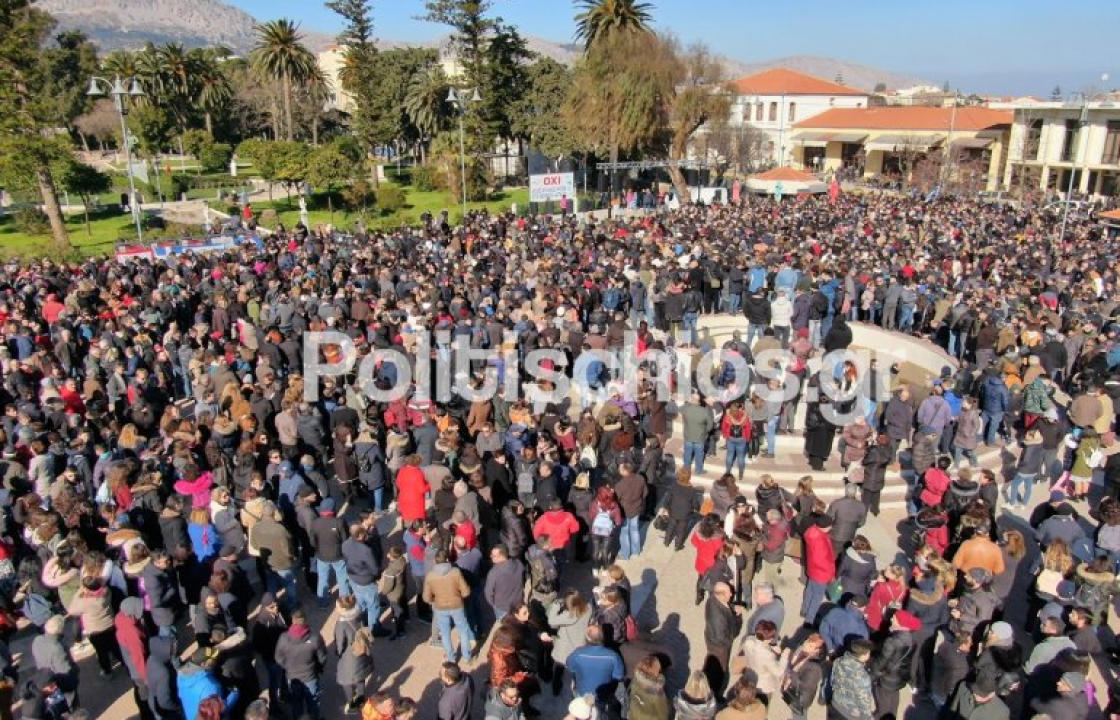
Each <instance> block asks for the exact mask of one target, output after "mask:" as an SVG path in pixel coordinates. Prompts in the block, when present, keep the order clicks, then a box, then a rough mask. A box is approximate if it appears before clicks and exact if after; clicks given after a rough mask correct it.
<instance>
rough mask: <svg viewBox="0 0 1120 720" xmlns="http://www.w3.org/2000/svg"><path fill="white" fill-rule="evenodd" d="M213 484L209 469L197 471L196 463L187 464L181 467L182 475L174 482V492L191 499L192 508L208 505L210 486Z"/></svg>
mask: <svg viewBox="0 0 1120 720" xmlns="http://www.w3.org/2000/svg"><path fill="white" fill-rule="evenodd" d="M213 484H214V476H213V475H211V474H210V471H209V470H207V471H206V472H199V470H198V466H197V465H187V466H186V467H184V468H183V477H182V479H180V480H179V481H178V482H176V483H175V485H174V487H175V492H177V493H179V494H180V495H186V496H188V497H190V499H191V507H192V508H209V507H210V488H211V486H213Z"/></svg>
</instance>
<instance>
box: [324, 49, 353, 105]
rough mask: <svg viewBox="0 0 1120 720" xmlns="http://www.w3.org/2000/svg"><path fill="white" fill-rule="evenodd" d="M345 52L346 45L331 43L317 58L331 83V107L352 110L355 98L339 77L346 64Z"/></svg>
mask: <svg viewBox="0 0 1120 720" xmlns="http://www.w3.org/2000/svg"><path fill="white" fill-rule="evenodd" d="M345 54H346V48H345V47H343V46H341V45H330V46H328V47H327V49H326V50H324V51H323V52H321V53H319V54H318V55H317V56H316V60H317V61H318V63H319V69H320V70H322V71H323V75H325V76H326V77H327V81H328V82H329V83H330V85H331V98H332V99H331V104H330V107H331V109H334V110H341V111H342V112H350V110H351V109H352V108H353V107H354V98H352V97H350V93H348V92H346V91H345V90H343V89H342V81H341V80H340V79H339V74H340V73H341V72H342V67H343V65H344V64H345Z"/></svg>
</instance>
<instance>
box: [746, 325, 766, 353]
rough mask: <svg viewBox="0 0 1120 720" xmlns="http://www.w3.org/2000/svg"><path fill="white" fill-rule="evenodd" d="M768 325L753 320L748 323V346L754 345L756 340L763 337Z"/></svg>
mask: <svg viewBox="0 0 1120 720" xmlns="http://www.w3.org/2000/svg"><path fill="white" fill-rule="evenodd" d="M767 327H768V326H767V325H763V324H762V323H753V322H752V323H750V324H749V325H747V346H748V347H754V341H755V340H758V339H759V338H761V337H762V334H763V332H765V331H766V328H767Z"/></svg>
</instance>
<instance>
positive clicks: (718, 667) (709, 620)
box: [704, 581, 743, 698]
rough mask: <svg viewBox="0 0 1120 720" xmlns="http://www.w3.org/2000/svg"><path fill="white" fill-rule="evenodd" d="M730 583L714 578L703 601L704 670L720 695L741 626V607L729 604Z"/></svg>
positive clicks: (709, 681) (718, 696)
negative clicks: (716, 580) (705, 653)
mask: <svg viewBox="0 0 1120 720" xmlns="http://www.w3.org/2000/svg"><path fill="white" fill-rule="evenodd" d="M731 594H732V593H731V586H730V585H728V584H727V583H725V582H722V581H721V582H717V583H716V584H715V586H714V587H713V588H712V594H711V597H709V598H708V601H707V603H705V605H704V645H705V646H706V647H707V652H708V654H707V656H706V657H705V658H704V674H705V675H706V676H707V678H708V685H709V686H711V688H712V692H713V693H715V696H716V697H717V698H721V697H723V689H724V686H725V685H727V669H728V664H729V663H730V662H731V643H732V642H733V641H734V640H735V638H736V637H738V636H739V631H740V630H742V629H743V607H742V606H741V605H732V604H731Z"/></svg>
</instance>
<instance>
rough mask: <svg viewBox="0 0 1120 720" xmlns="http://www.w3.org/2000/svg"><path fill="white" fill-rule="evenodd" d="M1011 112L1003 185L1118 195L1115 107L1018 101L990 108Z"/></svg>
mask: <svg viewBox="0 0 1120 720" xmlns="http://www.w3.org/2000/svg"><path fill="white" fill-rule="evenodd" d="M993 106H994V107H1005V108H1007V109H1010V110H1013V111H1014V121H1013V123H1012V126H1011V139H1010V157H1009V163H1008V166H1007V170H1006V172H1005V174H1004V179H1003V184H1004V187H1005V188H1007V189H1009V190H1010V189H1014V188H1016V187H1026V188H1029V189H1038V190H1044V191H1047V190H1049V191H1057V192H1060V193H1062V194H1065V192H1066V190H1067V189H1068V188H1069V184H1070V179H1071V177H1070V174H1071V173H1072V180H1073V191H1074V193H1079V194H1081V195H1097V196H1103V197H1112V196H1115V195H1117V194H1118V193H1120V102H1118V101H1116V100H1105V99H1097V100H1091V101H1088V102H1085V101H1074V102H1062V101H1038V100H1023V101H1015V102H1012V103H1006V104H993Z"/></svg>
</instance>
